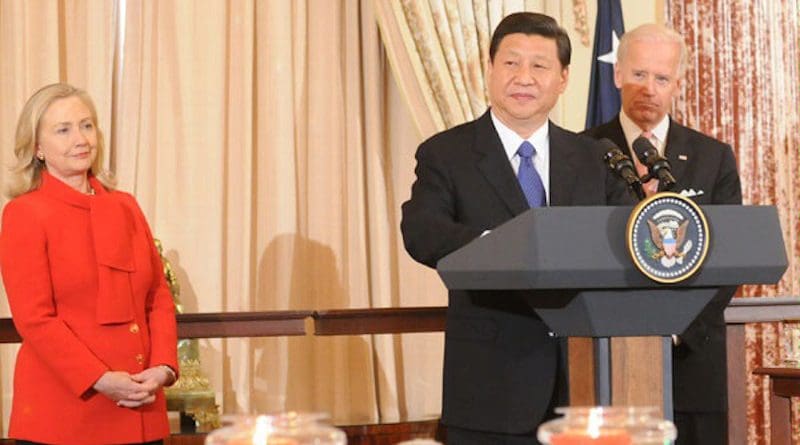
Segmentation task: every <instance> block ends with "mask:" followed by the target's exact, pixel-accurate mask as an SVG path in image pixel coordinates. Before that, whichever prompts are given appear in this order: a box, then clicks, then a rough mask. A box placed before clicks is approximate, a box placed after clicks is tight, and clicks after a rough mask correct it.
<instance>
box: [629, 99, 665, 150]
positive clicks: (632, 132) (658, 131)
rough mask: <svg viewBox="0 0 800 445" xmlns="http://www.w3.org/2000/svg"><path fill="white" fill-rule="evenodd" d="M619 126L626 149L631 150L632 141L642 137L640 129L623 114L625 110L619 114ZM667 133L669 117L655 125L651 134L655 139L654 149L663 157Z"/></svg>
mask: <svg viewBox="0 0 800 445" xmlns="http://www.w3.org/2000/svg"><path fill="white" fill-rule="evenodd" d="M619 124H620V125H621V126H622V132H623V133H624V134H625V140H626V141H627V142H628V148H632V145H633V141H635V140H636V138H638V137H639V136H641V135H642V129H641V128H639V126H638V125H636V123H635V122H633V120H632V119H631V118H629V117H628V115H627V114H625V110H620V112H619ZM668 132H669V115H665V116H664V118H663V119H661V122H659V123H658V125H656V126H655V127H654V128H653V130H652V131H651V133H653V136H654V137H655V138H656V142H658V143H657V144H655V145H656V148H657V149H658V152H659V153H660V154H661V155H662V156H663V155H664V149H665V148H666V146H667V133H668Z"/></svg>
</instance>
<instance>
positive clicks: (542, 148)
mask: <svg viewBox="0 0 800 445" xmlns="http://www.w3.org/2000/svg"><path fill="white" fill-rule="evenodd" d="M490 114H491V116H492V122H493V123H494V128H495V129H496V130H497V135H498V136H500V142H502V143H503V149H505V151H506V156H508V159H509V160H510V159H513V158H514V156H516V155H517V150H519V146H520V145H521V144H522V141H524V140H525V139H522V136H520V135H518V134H517V133H516V132H515V131H514V130H512V129H510V128H508V127H507V126H506V125H505V124H504V123H503V122H502V121H500V119H498V118H497V116H495V115H494V112H493V111H492V112H491V113H490ZM549 124H550V121H549V120H548V121H545V122H544V124H542V126H541V127H539V128H538V129H536V131H534V132H533V134H532V135H531V137H529V138H528V139H527V141H528V142H530V143H531V144H532V145H533V146H534V147H536V158H539V157H546V158H548V159H549V158H550V125H549Z"/></svg>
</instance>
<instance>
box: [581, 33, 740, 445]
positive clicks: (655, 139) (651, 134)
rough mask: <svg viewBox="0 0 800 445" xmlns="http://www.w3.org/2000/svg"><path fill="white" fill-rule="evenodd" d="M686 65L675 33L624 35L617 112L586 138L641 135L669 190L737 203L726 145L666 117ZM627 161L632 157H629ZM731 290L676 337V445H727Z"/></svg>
mask: <svg viewBox="0 0 800 445" xmlns="http://www.w3.org/2000/svg"><path fill="white" fill-rule="evenodd" d="M685 60H686V46H685V44H684V41H683V38H682V37H681V36H680V34H678V33H677V32H675V31H674V30H671V29H669V28H666V27H664V26H661V25H656V24H647V25H642V26H640V27H638V28H636V29H634V30H632V31H630V32H628V33H625V34H624V35H623V36H622V39H621V40H620V42H619V47H618V49H617V63H616V65H615V66H614V83H615V84H616V86H617V88H619V90H620V97H621V99H622V111H620V113H619V114H618V115H617V117H616V118H614V119H613V120H611V121H610V122H608V123H606V124H603V125H600V126H598V127H595V128H592V129H589V130H587V131H586V134H588V135H590V136H593V137H596V138H608V139H611V140H612V141H614V142H615V143H616V144H617V145H618V146H619V147H622V148H623V150H624V149H625V147H627V148H628V149H630V148H631V146H632V144H633V141H634V140H636V138H638V137H640V136H644V137H645V138H647V139H648V140H649V141H650V142H651V143H652V144H653V145H654V146H655V147H656V148H657V149H658V151H659V152H660V154H661V155H662V156H664V157H666V158H667V160H668V161H669V163H670V165H671V168H672V175H673V176H674V177H675V180H676V183H675V185H674V186H673V187H672V190H673V191H675V192H679V193H681V194H684V195H686V196H689V197H691V198H692V199H694V200H695V201H696V202H697V203H699V204H741V203H742V191H741V184H740V182H739V174H738V173H737V171H736V160H735V159H734V157H733V150H731V147H730V145H727V144H723V143H722V142H720V141H717V140H716V139H713V138H710V137H708V136H705V135H703V134H701V133H698V132H696V131H694V130H691V129H689V128H687V127H684V126H683V125H680V124H678V123H677V122H675V121H673V120H672V119H671V118H670V117H669V115H668V112H669V110H670V107H671V105H672V100H673V98H675V97H677V96H678V94H679V92H680V83H681V81H682V79H683V72H684V65H685ZM631 157H633V158H636V156H635V155H634V154H633V152H632V151H631ZM637 165H638V164H637ZM644 189H645V191H647V192H648V194H651V193H653V192H655V191H656V190H659V191H660V190H663V189H664V187H663V185H661V186H660V185H659V184H658V183H657V181H655V180H651V181H650V182H648V183H647V184H644ZM735 290H736V288H723V289H721V290H720V292H718V293H717V294H716V295H715V296H714V298H713V299H712V300H711V302H710V303H709V304H708V306H706V307H705V309H703V311H702V312H701V313H700V315H699V316H698V317H697V319H695V321H694V322H692V324H691V325H690V326H689V327H688V328H687V329H686V331H685V332H683V333H682V334H680V335H679V336H677V337H675V342H674V343H675V346H674V348H673V363H672V364H673V367H672V369H673V399H674V406H675V424H676V426H677V427H678V440H677V442H676V444H678V445H694V444H703V445H715V444H726V443H727V434H728V431H727V408H728V407H727V403H728V402H727V395H726V394H727V391H726V388H727V386H726V385H727V378H726V373H725V370H726V366H727V364H726V359H725V320H724V317H723V311H724V310H725V307H726V306H727V305H728V302H729V301H730V299H731V297H732V296H733V294H734V292H735Z"/></svg>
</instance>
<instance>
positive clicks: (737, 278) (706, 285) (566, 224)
mask: <svg viewBox="0 0 800 445" xmlns="http://www.w3.org/2000/svg"><path fill="white" fill-rule="evenodd" d="M703 210H704V212H705V215H706V219H707V220H708V222H709V227H710V249H709V252H708V256H707V257H706V261H705V263H704V265H703V267H702V268H701V269H700V270H699V271H698V272H697V273H696V274H695V275H693V276H692V277H690V278H689V279H688V280H686V281H683V282H682V283H679V284H673V285H664V284H659V283H656V282H655V281H652V280H650V279H649V278H647V277H645V276H644V275H643V274H641V273H640V272H639V271H638V270H637V269H636V268H635V266H634V264H633V262H632V261H631V259H630V258H629V255H628V252H627V247H626V242H625V236H626V235H625V230H626V225H627V221H628V217H629V215H630V213H631V208H630V207H548V208H536V209H530V210H528V211H527V212H525V213H523V214H521V215H519V216H518V217H516V218H514V219H512V220H510V221H508V222H507V223H505V224H503V225H502V226H500V227H498V228H496V229H495V230H493V231H492V232H491V233H489V234H487V235H486V236H483V237H481V238H478V239H476V240H474V241H473V242H471V243H469V244H468V245H466V246H464V247H462V248H461V249H459V250H457V251H455V252H453V253H451V254H450V255H448V256H446V257H445V258H443V259H442V260H441V261H439V263H438V265H437V269H438V271H439V274H440V276H441V277H442V280H443V281H444V283H445V285H446V286H447V287H448V289H461V290H529V291H530V295H529V297H528V301H529V303H530V305H531V306H532V307H533V308H534V310H535V311H536V313H537V314H538V315H539V316H540V317H541V318H542V319H543V320H544V321H545V323H547V325H548V326H549V327H550V329H552V331H553V332H554V333H556V334H557V335H559V336H565V337H589V338H592V339H593V345H592V346H591V347H588V348H587V346H586V345H585V344H584V345H582V348H583V351H584V353H583V354H581V350H580V349H581V346H580V345H578V346H576V349H574V350H572V351H570V359H571V363H570V373H571V375H572V376H575V375H577V374H580V372H581V371H584V370H586V369H587V368H588V369H591V371H592V377H593V380H594V385H591V384H588V385H587V384H585V381H584V382H583V383H584V384H583V387H584V388H583V389H584V390H587V389H592V390H593V392H594V394H595V397H594V398H591V399H589V397H588V396H587V395H585V394H584V395H583V396H581V395H580V394H577V393H576V392H575V391H574V390H575V389H577V388H573V391H571V395H572V396H573V397H572V402H571V403H572V404H585V403H586V402H587V401H592V402H594V403H592V404H598V405H612V404H614V405H655V406H661V407H662V409H663V413H664V415H665V417H667V418H670V419H671V418H672V391H671V390H664V389H665V388H671V387H672V374H671V343H670V342H671V337H670V335H671V334H679V333H681V332H683V331H684V330H685V329H686V328H687V327H688V325H689V324H690V323H691V322H692V321H693V320H694V318H695V317H696V316H697V315H698V314H699V313H700V311H701V310H702V309H703V308H704V307H705V305H706V304H707V303H708V302H709V301H710V300H711V298H712V297H713V296H714V294H715V293H716V292H717V291H718V288H719V287H720V286H737V285H741V284H769V283H775V282H777V281H778V280H779V279H780V277H781V276H782V275H783V273H784V271H785V270H786V267H787V259H786V253H785V247H784V243H783V238H782V235H781V229H780V224H779V221H778V214H777V210H776V209H775V208H774V207H771V206H706V207H703ZM629 337H649V340H647V341H645V342H644V343H643V344H642V343H641V342H635V341H634V342H632V341H626V340H614V342H613V343H612V341H611V339H612V338H615V339H616V338H620V339H622V338H629ZM637 343H638V344H637ZM573 344H575V342H574V341H573ZM612 344H613V346H612ZM588 350H592V352H593V355H594V360H593V361H590V362H589V363H588V364H587V363H586V361H585V360H583V362H582V363H579V362H580V359H582V358H584V359H585V355H586V352H587V351H588ZM659 358H660V360H659ZM659 365H660V366H659ZM584 373H585V372H584ZM643 376H644V377H647V379H646V381H644V382H643V381H642V378H643ZM573 380H574V379H572V378H571V381H573ZM587 387H589V388H587ZM584 392H585V391H584ZM581 397H582V398H581ZM578 402H580V403H578Z"/></svg>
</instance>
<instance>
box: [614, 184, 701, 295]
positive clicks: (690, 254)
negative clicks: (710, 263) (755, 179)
mask: <svg viewBox="0 0 800 445" xmlns="http://www.w3.org/2000/svg"><path fill="white" fill-rule="evenodd" d="M627 242H628V252H629V253H630V255H631V259H632V260H633V264H635V265H636V268H637V269H639V270H640V271H641V272H642V273H643V274H645V275H646V276H647V277H649V278H650V279H652V280H654V281H657V282H659V283H678V282H681V281H683V280H685V279H687V278H689V277H690V276H692V274H694V273H695V272H696V271H697V269H699V268H700V266H701V265H702V264H703V261H705V259H706V254H707V253H708V243H709V231H708V222H707V221H706V217H705V215H704V214H703V211H702V210H701V209H700V207H699V206H698V205H697V204H696V203H695V202H694V201H692V200H691V199H689V198H686V197H684V196H681V195H679V194H677V193H671V192H662V193H656V194H655V195H653V196H650V197H649V198H647V199H645V200H644V201H642V202H640V203H639V205H637V206H636V207H635V208H634V209H633V212H632V213H631V216H630V218H629V219H628V230H627Z"/></svg>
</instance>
